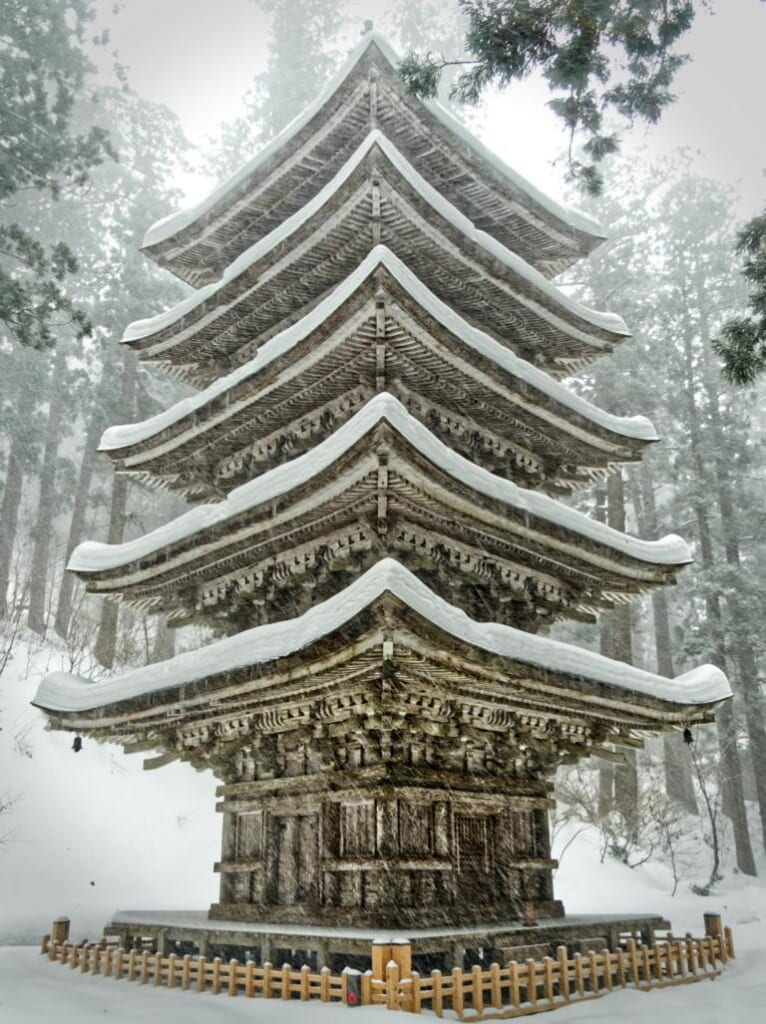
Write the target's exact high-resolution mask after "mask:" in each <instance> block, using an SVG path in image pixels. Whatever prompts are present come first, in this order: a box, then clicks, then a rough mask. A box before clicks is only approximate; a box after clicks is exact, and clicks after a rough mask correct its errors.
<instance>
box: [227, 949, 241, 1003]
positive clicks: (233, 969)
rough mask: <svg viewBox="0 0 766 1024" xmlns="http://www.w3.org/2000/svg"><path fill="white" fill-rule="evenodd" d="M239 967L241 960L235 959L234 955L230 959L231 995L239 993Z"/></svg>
mask: <svg viewBox="0 0 766 1024" xmlns="http://www.w3.org/2000/svg"><path fill="white" fill-rule="evenodd" d="M238 969H239V960H235V959H234V958H233V957H232V959H231V960H229V995H230V996H235V995H236V994H237V971H238Z"/></svg>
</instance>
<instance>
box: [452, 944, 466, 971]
mask: <svg viewBox="0 0 766 1024" xmlns="http://www.w3.org/2000/svg"><path fill="white" fill-rule="evenodd" d="M450 952H451V955H452V967H453V970H454V968H455V967H457V968H459V969H460V970H461V971H462V969H463V964H464V963H465V946H463V945H461V944H460V943H459V942H456V943H455V944H454V945H453V946H452V949H451V951H450Z"/></svg>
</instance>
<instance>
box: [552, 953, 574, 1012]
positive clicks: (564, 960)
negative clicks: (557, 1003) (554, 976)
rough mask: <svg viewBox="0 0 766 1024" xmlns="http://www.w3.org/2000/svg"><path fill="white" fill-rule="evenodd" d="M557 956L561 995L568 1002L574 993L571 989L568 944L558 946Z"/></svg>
mask: <svg viewBox="0 0 766 1024" xmlns="http://www.w3.org/2000/svg"><path fill="white" fill-rule="evenodd" d="M556 958H557V959H558V962H559V995H560V996H561V997H562V999H563V1000H564V1001H565V1002H567V1003H568V1002H569V1000H570V999H571V997H572V994H571V992H570V991H569V956H568V955H567V948H566V946H559V947H558V948H557V950H556Z"/></svg>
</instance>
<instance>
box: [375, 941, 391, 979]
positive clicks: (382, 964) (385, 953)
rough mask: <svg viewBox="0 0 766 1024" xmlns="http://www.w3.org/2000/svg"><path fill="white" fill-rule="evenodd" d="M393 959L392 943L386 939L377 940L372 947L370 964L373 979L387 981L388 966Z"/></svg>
mask: <svg viewBox="0 0 766 1024" xmlns="http://www.w3.org/2000/svg"><path fill="white" fill-rule="evenodd" d="M391 959H393V958H392V956H391V943H390V942H388V941H387V940H386V939H375V941H374V942H373V943H372V945H371V947H370V962H371V967H372V977H373V978H374V979H375V980H376V981H385V980H386V964H387V963H388V961H389V960H391Z"/></svg>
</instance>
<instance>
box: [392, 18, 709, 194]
mask: <svg viewBox="0 0 766 1024" xmlns="http://www.w3.org/2000/svg"><path fill="white" fill-rule="evenodd" d="M460 7H461V9H462V11H463V12H464V14H465V16H466V18H467V23H468V29H467V33H466V39H465V49H466V52H467V56H466V57H465V58H462V59H455V60H451V59H447V58H445V57H444V56H436V55H434V53H432V52H430V51H428V52H426V53H425V54H424V55H418V54H416V53H415V52H413V51H410V52H409V53H408V54H407V55H406V57H405V58H404V59H403V60H402V62H401V64H400V66H399V73H400V74H401V76H402V78H403V80H404V81H405V83H406V84H407V87H408V88H409V90H410V91H411V92H412V93H414V94H415V95H416V96H420V97H423V98H432V97H434V96H436V94H437V89H438V85H439V80H440V77H441V74H442V71H443V70H444V68H447V67H454V66H464V67H465V68H466V70H464V71H462V72H461V73H460V74H459V75H458V77H457V78H456V80H455V82H454V84H453V86H452V94H453V96H454V97H455V98H457V99H459V100H461V101H463V102H468V103H475V102H477V101H478V100H479V98H480V97H481V96H482V94H483V93H484V91H485V90H486V89H487V87H488V86H490V85H500V86H504V85H508V84H509V83H510V82H512V81H514V80H517V79H522V78H525V77H526V76H527V75H528V74H529V73H530V72H532V71H534V70H539V71H541V72H542V74H543V76H544V78H545V80H546V82H547V83H548V86H549V89H550V91H551V92H552V93H553V98H552V99H551V100H550V101H549V106H550V107H551V108H552V109H553V111H554V112H555V113H556V115H557V116H558V117H559V118H560V119H561V120H562V121H563V122H564V124H565V125H566V128H567V130H568V132H569V139H570V144H569V175H570V177H571V179H572V180H575V181H577V182H578V183H579V184H580V185H581V186H582V187H583V188H584V189H585V190H586V191H587V192H590V193H592V194H598V192H600V190H601V188H602V185H603V181H602V176H601V173H600V171H599V164H600V162H601V161H602V160H603V159H604V157H606V156H608V155H609V154H610V153H614V152H615V151H616V150H617V149H618V147H619V137H618V136H617V134H616V133H615V132H613V131H611V130H610V128H609V127H608V125H607V118H608V116H609V115H612V114H614V115H618V116H619V117H621V118H623V119H625V120H627V121H628V122H633V121H635V120H643V121H648V122H650V123H655V122H656V121H658V120H659V118H660V115H661V114H662V111H663V110H664V108H665V107H666V106H667V105H668V104H669V103H671V102H672V101H673V99H674V97H673V94H672V92H671V85H672V82H673V78H674V76H675V74H676V72H677V71H678V69H679V68H680V67H681V66H682V65H683V64H684V63H685V62H686V61H687V60H688V57H686V56H685V55H682V54H679V53H676V52H674V48H675V45H676V43H677V42H678V40H679V39H680V37H681V36H682V35H683V34H684V33H685V32H686V31H687V30H688V29H689V27H690V26H691V24H692V21H693V19H694V12H695V4H694V3H693V2H692V0H619V2H616V3H615V2H614V0H460ZM578 132H581V133H582V135H583V136H584V139H585V141H584V143H583V145H582V152H583V155H584V158H583V159H578V158H576V157H575V156H574V153H573V148H572V147H573V143H574V139H575V136H576V134H577V133H578Z"/></svg>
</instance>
